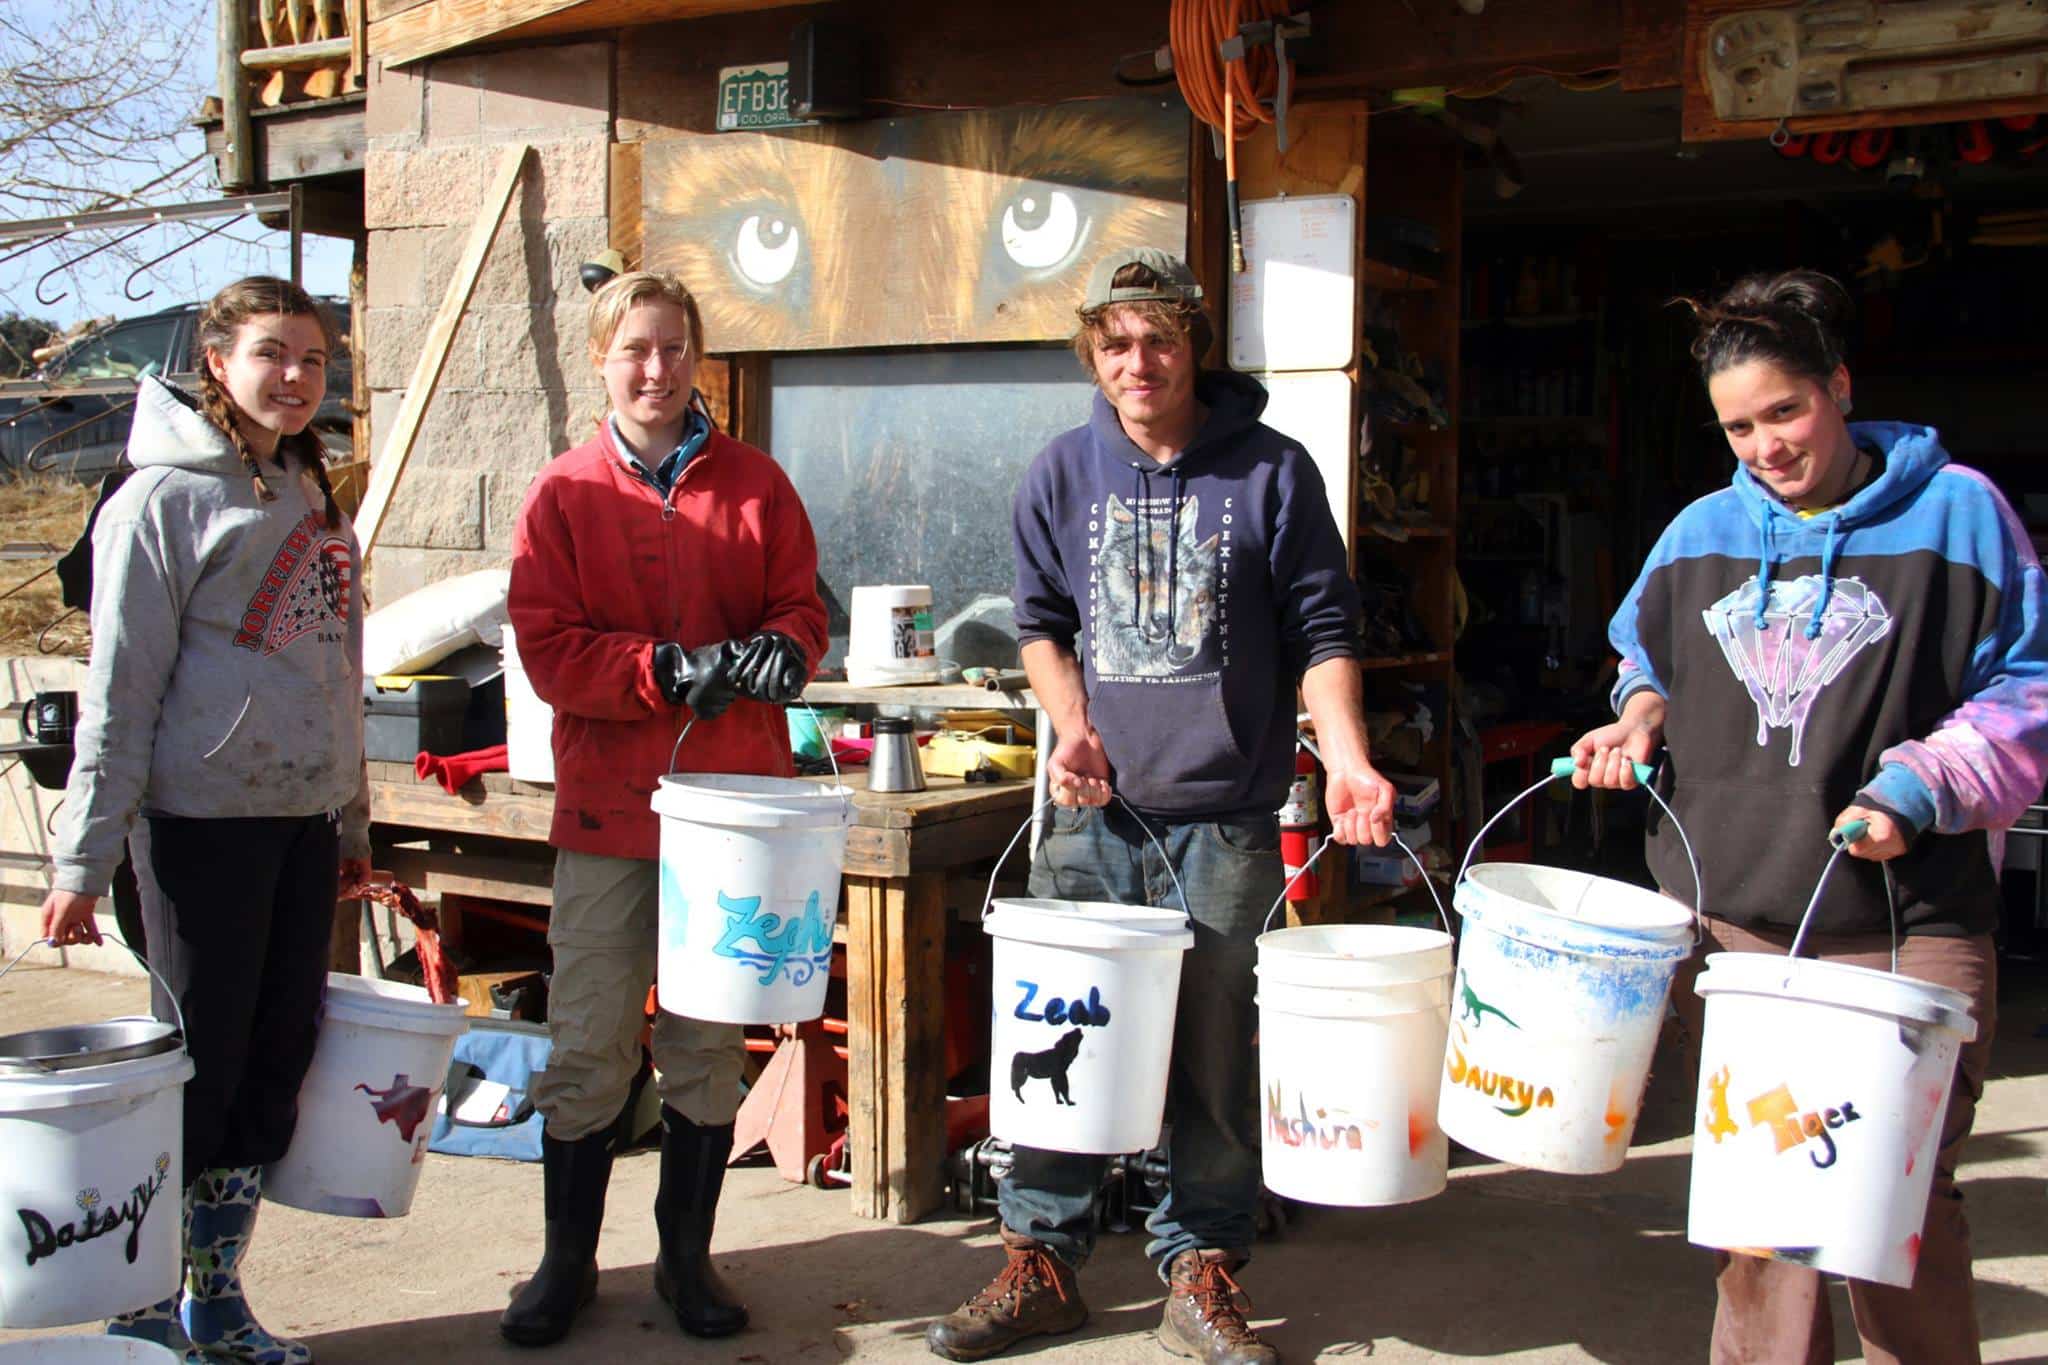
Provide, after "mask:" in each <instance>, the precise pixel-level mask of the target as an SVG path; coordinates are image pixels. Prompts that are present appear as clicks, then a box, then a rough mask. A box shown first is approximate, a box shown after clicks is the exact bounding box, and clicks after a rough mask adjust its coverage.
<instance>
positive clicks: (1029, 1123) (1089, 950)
mask: <svg viewBox="0 0 2048 1365" xmlns="http://www.w3.org/2000/svg"><path fill="white" fill-rule="evenodd" d="M982 928H983V929H985V930H986V931H987V932H988V934H989V936H990V937H991V938H993V939H994V940H995V943H994V961H993V965H992V967H991V970H990V977H989V979H990V980H991V981H993V982H995V983H996V986H995V993H994V1014H995V1023H994V1027H993V1029H992V1030H991V1038H990V1045H989V1046H990V1058H989V1073H990V1074H989V1131H991V1132H992V1133H994V1134H995V1135H996V1136H997V1137H1000V1138H1004V1139H1006V1140H1008V1141H1010V1142H1013V1143H1019V1144H1022V1145H1024V1146H1026V1147H1040V1148H1044V1149H1046V1150H1047V1151H1054V1152H1089V1153H1100V1154H1107V1155H1116V1154H1118V1153H1123V1152H1142V1151H1145V1150H1147V1149H1148V1148H1150V1147H1152V1146H1153V1145H1154V1144H1155V1143H1157V1142H1158V1141H1159V1129H1160V1124H1161V1121H1162V1119H1163V1117H1164V1115H1165V1111H1166V1073H1167V1066H1168V1063H1169V1062H1170V1061H1171V1060H1172V1057H1173V1019H1174V1009H1175V1007H1176V1006H1177V1005H1178V1003H1179V1000H1180V966H1181V954H1182V953H1184V952H1186V951H1187V949H1188V948H1190V947H1192V946H1193V944H1194V941H1195V936H1194V932H1193V931H1192V930H1190V929H1189V928H1188V927H1187V916H1186V915H1184V914H1182V913H1181V912H1180V911H1178V910H1164V909H1156V908H1153V907H1149V906H1131V905H1107V904H1102V903H1099V902H1093V901H1063V900H1026V899H1017V900H998V901H995V902H994V908H993V909H992V910H991V911H990V912H989V914H988V915H987V917H986V918H985V919H984V920H983V921H982Z"/></svg>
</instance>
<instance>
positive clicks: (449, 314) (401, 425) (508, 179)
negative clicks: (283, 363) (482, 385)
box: [356, 142, 529, 561]
mask: <svg viewBox="0 0 2048 1365" xmlns="http://www.w3.org/2000/svg"><path fill="white" fill-rule="evenodd" d="M528 150H529V149H528V147H527V145H526V144H525V143H524V142H520V143H515V144H513V145H512V146H510V147H507V148H506V149H505V151H504V154H503V155H502V156H500V157H499V159H498V173H497V176H496V178H495V179H493V181H492V182H491V188H490V190H489V191H488V192H487V193H486V195H485V198H484V206H483V211H482V212H480V213H479V214H477V216H476V221H475V222H474V223H472V224H470V228H469V241H468V243H467V244H466V245H464V247H463V248H462V259H461V260H460V261H458V262H457V263H456V266H455V277H454V278H453V279H451V280H449V281H448V292H447V293H446V294H444V295H442V296H441V309H440V311H439V312H437V313H435V314H434V321H433V324H432V325H431V326H430V327H428V329H427V344H426V348H425V349H424V350H422V351H421V352H420V358H419V362H418V363H417V364H416V365H414V366H413V371H412V380H411V382H410V383H408V384H407V385H406V387H405V401H404V402H403V403H401V404H400V405H399V408H398V417H397V420H396V421H394V422H393V423H392V428H391V435H390V437H389V438H387V439H386V440H385V442H384V449H383V450H382V451H380V452H378V455H377V458H376V461H375V463H373V464H372V465H371V467H370V491H369V493H368V494H367V495H365V496H364V498H363V508H362V514H361V515H360V516H359V517H357V518H356V538H357V540H358V541H359V542H360V544H361V545H362V556H363V559H364V560H366V561H367V560H368V559H369V557H370V551H371V549H372V548H373V547H374V546H375V545H376V543H377V532H378V531H379V530H380V529H381V528H382V527H383V524H384V513H385V512H386V511H387V510H388V509H389V508H390V506H391V491H392V489H394V488H396V487H397V486H398V476H399V475H400V474H403V473H404V472H405V462H406V460H407V458H408V457H410V456H411V454H412V444H413V441H414V439H415V438H417V437H418V435H419V432H420V422H421V420H422V419H423V418H425V416H426V415H427V404H428V403H430V402H432V401H433V399H434V388H435V386H436V385H438V384H439V383H440V382H441V367H442V366H443V365H444V364H446V363H447V360H448V348H449V347H451V346H453V345H454V344H455V332H456V329H457V328H459V327H461V325H462V313H463V310H464V309H465V308H467V307H468V306H469V296H470V293H471V291H472V290H474V289H475V288H476V277H477V274H478V272H480V271H481V270H482V269H483V265H484V257H485V256H486V255H488V254H489V252H490V249H491V239H492V238H493V237H495V236H497V235H498V224H499V223H501V222H503V221H504V218H505V209H506V207H507V206H508V205H510V204H511V202H512V191H513V189H514V188H515V187H517V185H518V184H519V176H520V173H521V172H522V171H523V170H524V169H525V167H526V160H527V153H528Z"/></svg>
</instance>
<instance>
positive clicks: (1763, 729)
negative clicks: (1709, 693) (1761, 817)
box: [1700, 574, 1892, 768]
mask: <svg viewBox="0 0 2048 1365" xmlns="http://www.w3.org/2000/svg"><path fill="white" fill-rule="evenodd" d="M1758 596H1759V593H1758V591H1757V580H1756V577H1755V575H1751V576H1750V579H1749V581H1748V582H1746V583H1744V584H1743V585H1742V586H1741V587H1739V588H1737V589H1736V590H1735V591H1734V592H1731V593H1729V594H1728V595H1727V596H1726V597H1723V598H1722V599H1721V600H1720V601H1718V602H1716V603H1714V605H1712V606H1711V607H1708V608H1707V609H1706V610H1705V611H1704V612H1702V613H1700V614H1701V615H1702V616H1704V617H1705V618H1706V623H1707V630H1708V631H1709V632H1710V633H1711V634H1712V635H1713V637H1714V638H1715V639H1716V640H1718V641H1720V642H1721V653H1722V655H1723V656H1725V657H1726V658H1727V660H1728V667H1730V668H1732V669H1734V670H1735V676H1736V677H1737V678H1739V679H1741V680H1742V685H1743V687H1745V688H1747V689H1748V691H1749V699H1750V700H1751V701H1753V702H1755V703H1756V742H1757V744H1758V745H1759V746H1762V745H1764V744H1768V743H1769V742H1770V736H1771V731H1772V730H1773V729H1781V730H1782V729H1787V728H1789V729H1790V730H1791V731H1792V753H1791V756H1790V757H1789V758H1788V759H1787V760H1786V762H1787V763H1788V764H1789V765H1790V766H1791V767H1794V768H1796V767H1798V766H1799V749H1800V746H1801V744H1802V743H1803V742H1804V741H1805V739H1806V719H1807V717H1808V716H1810V715H1811V714H1812V713H1813V705H1814V702H1815V701H1817V700H1819V698H1820V694H1821V690H1822V689H1823V688H1825V687H1826V686H1827V685H1828V684H1829V683H1831V682H1833V681H1834V680H1835V679H1836V678H1837V677H1838V676H1840V674H1841V672H1842V670H1843V669H1845V668H1847V667H1848V666H1849V663H1850V661H1851V660H1852V659H1854V658H1855V657H1856V656H1857V655H1858V654H1860V653H1862V652H1863V651H1864V649H1866V648H1867V647H1869V646H1871V645H1874V644H1876V643H1877V642H1878V641H1879V640H1882V639H1883V638H1884V637H1885V636H1886V635H1888V634H1890V633H1891V628H1892V615H1891V612H1890V611H1889V610H1888V609H1887V608H1886V607H1885V604H1884V600H1883V599H1882V598H1880V597H1879V596H1878V595H1877V593H1876V592H1874V591H1872V590H1871V588H1870V587H1869V586H1868V585H1867V584H1865V583H1864V582H1863V580H1862V579H1860V578H1837V579H1835V580H1833V582H1832V584H1830V583H1829V581H1828V580H1826V579H1823V578H1822V577H1821V576H1820V575H1819V574H1803V575H1801V576H1800V577H1798V578H1794V579H1790V580H1788V581H1785V582H1780V583H1773V584H1771V588H1770V593H1769V595H1768V596H1767V597H1765V599H1764V602H1763V610H1762V612H1761V613H1759V612H1758V610H1757V599H1758ZM1823 600H1825V605H1824V606H1822V607H1821V612H1820V621H1819V624H1820V629H1819V630H1818V631H1816V632H1814V633H1813V634H1812V635H1811V636H1810V637H1809V635H1808V630H1809V628H1810V627H1811V626H1812V624H1813V622H1814V607H1815V606H1816V605H1817V604H1820V603H1822V602H1823Z"/></svg>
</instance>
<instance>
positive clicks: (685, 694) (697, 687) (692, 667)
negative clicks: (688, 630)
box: [653, 640, 740, 720]
mask: <svg viewBox="0 0 2048 1365" xmlns="http://www.w3.org/2000/svg"><path fill="white" fill-rule="evenodd" d="M739 660H740V643H739V641H737V640H721V641H719V642H718V643H717V644H715V645H699V646H697V647H696V648H695V649H684V648H683V647H682V646H681V645H679V644H677V643H676V642H675V641H673V640H670V641H667V642H665V643H663V644H658V645H656V646H655V647H654V663H653V669H654V685H655V686H656V687H658V688H660V689H661V695H662V696H664V697H666V698H667V699H668V700H669V703H670V704H671V705H674V706H687V707H689V708H690V709H691V710H692V711H695V712H696V713H697V714H698V715H700V716H702V717H704V718H705V719H706V720H715V719H717V718H718V717H719V716H722V715H724V714H725V709H726V708H727V707H728V706H731V705H732V702H733V698H734V697H737V696H738V695H739V689H738V688H737V687H736V686H735V684H734V681H733V669H734V667H735V666H736V665H737V664H738V663H739Z"/></svg>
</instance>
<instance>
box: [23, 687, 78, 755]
mask: <svg viewBox="0 0 2048 1365" xmlns="http://www.w3.org/2000/svg"><path fill="white" fill-rule="evenodd" d="M77 729H78V694H77V693H76V692H38V693H36V694H35V695H34V696H32V697H30V698H29V699H28V700H27V701H25V702H23V703H22V704H21V732H22V733H23V734H24V735H26V736H28V737H29V738H30V739H32V740H34V741H35V742H36V743H38V744H69V743H70V742H71V736H72V734H73V732H75V731H76V730H77Z"/></svg>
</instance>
